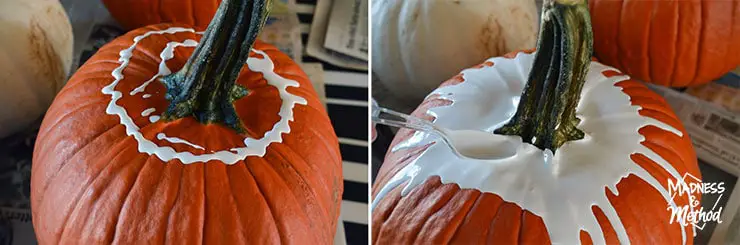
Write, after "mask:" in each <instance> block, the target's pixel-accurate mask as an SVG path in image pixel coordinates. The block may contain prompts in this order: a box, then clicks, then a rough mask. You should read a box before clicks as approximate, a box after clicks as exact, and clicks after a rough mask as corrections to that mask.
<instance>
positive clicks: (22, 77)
mask: <svg viewBox="0 0 740 245" xmlns="http://www.w3.org/2000/svg"><path fill="white" fill-rule="evenodd" d="M72 39H73V37H72V26H71V25H70V23H69V19H68V18H67V14H66V13H65V12H64V8H63V7H62V5H61V4H60V3H59V1H58V0H2V1H0V138H2V137H5V136H8V135H10V134H12V133H14V132H16V131H18V130H20V129H23V128H25V127H27V126H28V125H29V124H30V123H32V122H33V121H34V120H36V119H38V118H39V117H40V116H41V115H42V114H43V113H44V112H45V111H46V109H47V108H48V107H49V105H50V104H51V102H52V100H53V99H54V96H55V95H56V93H57V92H59V90H60V89H61V88H62V86H64V81H65V80H66V78H67V74H68V73H69V69H70V68H71V63H72Z"/></svg>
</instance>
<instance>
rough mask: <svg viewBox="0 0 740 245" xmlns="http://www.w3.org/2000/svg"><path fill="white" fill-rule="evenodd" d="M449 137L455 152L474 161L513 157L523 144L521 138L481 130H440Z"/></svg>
mask: <svg viewBox="0 0 740 245" xmlns="http://www.w3.org/2000/svg"><path fill="white" fill-rule="evenodd" d="M439 129H440V130H442V131H443V132H444V134H446V135H447V137H448V139H449V140H450V141H451V142H450V143H451V144H452V146H453V147H455V150H457V152H459V153H460V154H461V155H462V156H464V157H468V158H473V159H498V158H504V157H510V156H513V155H514V154H515V153H516V150H517V147H519V145H521V144H522V141H521V138H520V137H511V136H505V135H498V134H492V133H489V132H486V131H480V130H467V129H464V130H449V129H442V128H439Z"/></svg>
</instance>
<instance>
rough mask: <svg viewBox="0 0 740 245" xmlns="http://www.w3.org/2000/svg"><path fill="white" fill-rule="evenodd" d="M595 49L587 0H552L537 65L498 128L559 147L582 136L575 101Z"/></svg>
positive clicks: (546, 5) (545, 13) (544, 21)
mask: <svg viewBox="0 0 740 245" xmlns="http://www.w3.org/2000/svg"><path fill="white" fill-rule="evenodd" d="M592 51H593V33H592V31H591V17H590V15H589V12H588V6H587V3H586V1H585V0H549V1H547V0H546V1H545V2H544V3H543V6H542V22H541V29H540V35H539V40H538V41H537V53H536V54H535V58H534V63H533V65H532V71H531V72H530V73H529V78H528V80H527V84H526V85H525V86H524V91H523V92H522V95H521V98H520V100H519V106H518V107H517V111H516V113H515V114H514V117H512V119H511V120H510V121H509V122H508V123H506V124H505V125H504V126H503V127H501V128H499V129H497V130H496V131H495V133H497V134H504V135H518V136H521V137H522V140H523V141H525V142H527V143H531V144H533V145H535V146H537V147H538V148H540V149H543V150H544V149H550V150H551V151H553V152H555V150H556V149H557V148H558V147H560V146H561V145H563V144H564V143H565V142H568V141H571V140H579V139H582V138H583V136H584V134H583V132H582V131H581V130H579V129H578V128H576V126H577V125H578V123H579V122H580V120H579V119H578V118H577V117H576V107H577V106H578V101H579V100H580V96H581V90H582V89H583V84H584V83H585V81H586V74H587V73H588V66H589V64H590V63H591V53H592Z"/></svg>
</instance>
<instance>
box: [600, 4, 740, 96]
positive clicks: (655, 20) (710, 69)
mask: <svg viewBox="0 0 740 245" xmlns="http://www.w3.org/2000/svg"><path fill="white" fill-rule="evenodd" d="M589 8H590V12H591V14H592V23H593V32H594V50H595V53H596V57H598V58H599V60H601V61H602V62H604V64H607V65H610V66H614V67H616V68H618V69H620V70H621V71H623V72H625V73H626V74H628V75H630V76H631V77H633V78H635V79H638V80H642V81H646V82H650V83H655V84H659V85H664V86H672V87H687V86H696V85H701V84H704V83H707V82H710V81H713V80H714V79H716V78H719V77H721V76H723V75H725V74H726V73H727V72H729V71H731V70H732V69H733V68H734V67H736V66H738V65H740V1H738V0H730V1H711V0H691V1H684V0H669V1H641V0H616V1H615V0H589Z"/></svg>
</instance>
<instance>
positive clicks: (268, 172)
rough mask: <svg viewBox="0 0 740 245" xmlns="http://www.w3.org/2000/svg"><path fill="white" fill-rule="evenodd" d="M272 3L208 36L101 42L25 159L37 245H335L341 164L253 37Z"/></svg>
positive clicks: (141, 33) (294, 89)
mask: <svg viewBox="0 0 740 245" xmlns="http://www.w3.org/2000/svg"><path fill="white" fill-rule="evenodd" d="M266 2H269V0H254V1H251V0H224V1H223V2H221V6H220V7H219V10H218V12H217V13H216V15H215V16H216V17H215V18H214V19H213V22H212V23H211V25H210V26H209V28H208V29H207V30H206V32H205V33H200V32H197V31H195V30H194V29H193V26H188V25H173V24H158V25H153V26H147V27H144V28H140V29H136V30H134V31H131V32H129V33H127V34H125V35H123V36H121V37H119V38H117V39H115V40H113V41H111V42H110V43H108V44H106V45H105V46H103V47H102V48H101V49H100V50H99V51H98V52H97V53H96V54H95V55H94V56H93V57H91V58H90V59H89V60H88V61H87V62H86V63H85V65H83V66H82V67H80V69H79V70H78V71H77V72H76V73H75V74H74V75H73V76H72V78H71V79H70V81H69V83H68V84H67V85H66V86H65V87H64V89H62V91H61V92H60V93H59V95H58V96H57V98H56V99H55V100H54V103H53V104H52V105H51V107H50V109H49V111H48V113H47V114H46V116H45V118H44V121H43V123H42V125H41V129H40V130H39V134H38V137H37V140H36V145H35V148H34V152H33V169H32V174H31V208H32V212H33V225H34V228H35V229H34V230H35V233H36V236H37V238H38V241H39V243H40V244H42V245H43V244H332V242H333V240H334V234H335V232H336V226H337V223H338V222H337V220H338V217H339V210H340V204H341V201H342V200H341V197H342V183H343V182H342V162H341V155H340V152H339V142H338V139H337V136H336V134H335V133H334V130H333V128H332V124H331V121H330V120H329V117H328V115H327V113H326V110H325V109H324V106H323V105H322V103H321V101H320V99H319V97H318V96H317V94H316V92H315V91H314V89H313V86H312V85H311V81H309V79H308V77H307V75H306V74H305V73H304V72H303V71H302V70H301V68H300V66H299V65H298V64H296V62H294V61H293V60H291V59H290V57H288V56H287V55H286V54H284V53H282V52H281V51H280V50H278V49H277V48H276V47H274V46H272V45H269V44H266V43H264V42H261V41H259V40H256V39H257V33H259V31H260V29H261V28H262V26H263V25H264V23H265V21H266V18H267V15H268V13H267V12H268V11H267V7H266V6H267V5H266V4H267V3H266Z"/></svg>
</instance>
